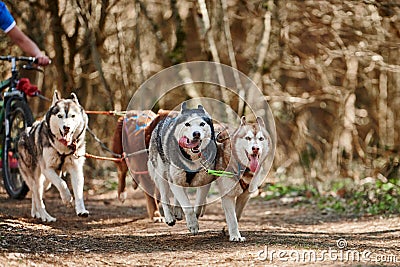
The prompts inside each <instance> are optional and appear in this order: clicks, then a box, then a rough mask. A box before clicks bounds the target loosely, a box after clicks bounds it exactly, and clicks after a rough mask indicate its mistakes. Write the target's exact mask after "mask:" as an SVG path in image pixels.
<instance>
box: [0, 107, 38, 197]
mask: <svg viewBox="0 0 400 267" xmlns="http://www.w3.org/2000/svg"><path fill="white" fill-rule="evenodd" d="M6 119H8V123H9V133H8V137H7V136H5V138H4V140H3V152H2V166H3V168H2V169H3V179H4V187H5V188H6V191H7V193H8V195H9V196H10V197H11V198H13V199H23V198H24V197H25V196H26V194H27V193H28V191H29V188H28V186H27V185H26V184H25V182H24V180H23V178H22V176H21V174H20V173H19V170H18V140H19V136H20V135H21V133H22V132H23V131H25V128H26V127H28V126H31V125H32V123H33V115H32V111H31V110H30V109H29V106H28V104H27V103H26V102H25V101H22V100H13V102H12V103H11V106H10V109H9V112H7V114H6Z"/></svg>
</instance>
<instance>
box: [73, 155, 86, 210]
mask: <svg viewBox="0 0 400 267" xmlns="http://www.w3.org/2000/svg"><path fill="white" fill-rule="evenodd" d="M68 171H69V173H70V175H71V184H72V190H73V191H74V197H75V211H76V215H78V216H79V217H88V216H89V211H87V210H86V208H85V203H84V202H83V186H84V181H85V178H84V176H83V163H81V162H78V163H77V164H76V165H72V166H71V167H70V168H69V170H68Z"/></svg>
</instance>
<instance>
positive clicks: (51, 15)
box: [0, 0, 400, 211]
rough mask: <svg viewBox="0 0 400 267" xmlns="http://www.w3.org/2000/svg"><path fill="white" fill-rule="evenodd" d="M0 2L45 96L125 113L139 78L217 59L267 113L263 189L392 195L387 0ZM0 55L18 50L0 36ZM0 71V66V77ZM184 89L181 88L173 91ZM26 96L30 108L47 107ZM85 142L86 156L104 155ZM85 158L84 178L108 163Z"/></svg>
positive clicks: (398, 10) (391, 30) (397, 10)
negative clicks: (24, 39) (270, 159)
mask: <svg viewBox="0 0 400 267" xmlns="http://www.w3.org/2000/svg"><path fill="white" fill-rule="evenodd" d="M5 3H6V5H7V6H8V8H9V9H10V11H11V12H12V14H13V15H14V17H15V18H16V20H17V24H18V25H19V26H20V27H21V28H22V29H23V30H24V32H25V33H27V34H28V35H29V36H30V37H31V38H32V39H33V40H34V41H35V42H36V43H38V44H39V46H40V48H41V49H42V50H44V51H46V53H47V54H48V55H49V56H50V57H51V58H52V60H53V64H52V65H51V66H49V67H46V69H45V73H44V74H41V75H42V76H43V77H40V78H39V79H38V83H40V86H41V87H40V88H41V90H42V93H43V94H44V95H45V96H47V97H51V95H52V93H53V91H54V90H55V89H57V90H59V91H60V92H61V94H62V95H63V96H64V97H66V96H68V95H69V94H70V93H71V92H76V93H77V95H78V97H79V99H80V102H81V104H82V106H83V107H84V108H85V109H87V110H125V109H126V107H127V105H128V103H129V100H130V98H131V97H132V95H133V94H134V92H135V91H136V90H137V88H138V87H139V86H140V84H141V83H142V82H143V81H145V80H146V79H147V78H149V77H150V76H151V75H153V74H155V73H157V72H158V71H160V70H163V69H165V68H166V67H169V66H171V65H174V64H177V63H181V62H186V61H195V60H206V61H216V62H221V63H224V64H227V65H230V66H232V67H234V68H237V69H239V70H240V71H242V72H243V73H244V74H246V75H248V76H249V77H250V78H251V79H253V80H254V82H255V83H256V84H257V85H258V86H259V88H260V89H261V90H262V91H263V93H264V95H265V98H266V100H267V101H268V103H269V105H270V107H271V109H272V112H273V114H274V118H275V123H276V129H277V137H278V142H277V150H276V157H275V160H274V164H273V168H272V170H271V172H270V175H269V176H270V177H269V179H268V180H267V182H268V183H270V188H269V189H270V190H278V191H279V190H282V187H280V189H277V188H273V187H271V186H273V185H274V184H275V183H277V182H279V183H286V184H298V185H303V186H304V185H305V189H304V190H305V191H304V192H306V193H305V194H311V195H313V194H321V193H322V192H324V190H326V188H325V187H324V186H326V185H328V188H329V190H328V191H329V192H330V194H331V195H332V194H333V195H334V196H335V197H336V196H345V195H346V194H347V195H349V194H353V193H352V192H354V191H351V190H360V186H361V188H363V189H365V186H367V184H368V185H370V186H373V188H374V189H376V190H375V191H374V192H378V191H379V190H381V191H382V190H383V191H384V193H385V194H386V195H390V196H393V199H395V198H396V197H398V193H399V191H400V190H399V182H398V180H399V179H398V175H399V172H398V169H399V155H398V151H399V141H400V136H399V130H400V109H399V106H400V3H399V2H398V1H392V0H387V1H383V0H382V1H380V0H364V1H361V0H360V1H353V0H318V1H314V0H309V1H295V0H279V1H278V0H275V1H273V0H265V1H254V0H249V1H245V0H215V1H209V0H207V1H206V0H193V1H186V0H169V1H158V0H101V1H100V0H68V1H66V0H55V1H46V0H29V1H5ZM0 54H2V55H7V54H21V52H20V51H19V50H18V48H17V47H16V46H13V45H12V44H11V43H10V40H9V39H8V38H7V36H5V35H4V34H1V35H0ZM7 74H8V66H6V65H5V64H4V65H1V66H0V76H3V77H5V76H6V75H7ZM171 97H174V95H173V94H172V96H171ZM175 97H176V96H175ZM190 97H191V96H190V92H186V91H184V90H183V91H182V95H181V96H180V98H182V99H188V98H190ZM29 101H30V104H31V107H32V109H33V110H34V114H35V115H37V116H41V115H43V114H44V112H45V110H46V109H47V108H48V106H49V103H48V102H46V101H43V100H40V99H30V100H29ZM161 108H163V107H161ZM239 112H240V111H239ZM116 120H117V119H116V118H115V117H112V116H104V115H103V116H100V115H90V127H91V128H92V129H94V132H95V133H96V134H97V135H98V136H99V138H100V139H101V140H103V141H104V142H105V143H106V145H108V146H110V143H111V140H112V135H113V133H114V126H113V125H115V123H116ZM87 140H88V152H90V153H93V154H105V153H106V152H105V151H103V150H101V148H100V146H99V145H98V144H96V143H95V141H93V139H91V137H90V136H88V137H87ZM87 162H88V164H87V169H88V170H89V171H87V175H88V176H90V177H92V178H97V177H100V178H101V177H107V176H108V175H109V173H110V171H115V167H114V165H113V163H109V162H96V161H94V160H88V161H87ZM344 181H346V182H344ZM332 183H334V184H335V186H336V187H335V186H333V185H332ZM338 184H339V185H338ZM345 184H352V185H353V189H349V188H348V187H346V186H344V185H345ZM287 188H288V187H285V189H287ZM310 188H311V189H310ZM357 188H358V189H357ZM341 190H342V191H341ZM279 192H280V191H279ZM379 192H380V191H379ZM366 198H367V201H370V200H371V201H376V202H379V201H381V200H379V199H376V197H375V196H367V197H366ZM393 199H390V203H393V201H394V200H393ZM396 203H397V204H398V200H397V202H396ZM397 204H396V205H397ZM394 209H395V210H396V209H397V211H399V208H398V206H395V207H394Z"/></svg>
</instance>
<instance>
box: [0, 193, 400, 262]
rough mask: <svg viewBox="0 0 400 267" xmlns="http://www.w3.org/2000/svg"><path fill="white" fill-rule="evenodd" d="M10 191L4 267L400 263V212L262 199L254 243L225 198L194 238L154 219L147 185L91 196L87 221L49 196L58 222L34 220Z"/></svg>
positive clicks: (253, 219) (255, 211) (254, 218)
mask: <svg viewBox="0 0 400 267" xmlns="http://www.w3.org/2000/svg"><path fill="white" fill-rule="evenodd" d="M3 191H4V190H3ZM3 191H0V266H135V265H136V266H200V265H202V266H299V265H302V266H321V265H326V266H389V265H390V266H400V218H399V216H393V217H391V218H380V217H363V218H358V219H355V218H342V217H338V216H333V215H323V214H320V213H319V211H318V210H316V209H313V208H312V207H304V206H303V207H293V206H291V205H284V204H282V203H281V202H279V201H269V202H267V201H263V200H261V199H258V198H255V199H252V200H251V201H250V203H249V205H248V206H247V208H246V210H245V213H244V216H243V218H242V221H241V223H240V227H241V230H242V234H243V235H244V236H245V237H246V238H247V241H246V242H244V243H231V242H229V241H228V238H227V236H225V235H224V234H223V231H222V229H223V228H224V226H225V220H224V217H223V213H222V209H221V207H220V203H219V202H218V203H214V204H212V205H210V206H208V207H207V211H206V215H205V216H204V217H203V218H201V220H200V233H199V234H198V235H196V236H191V235H190V234H188V231H187V230H186V227H185V222H183V221H181V222H178V223H177V225H175V226H174V227H168V226H167V225H166V224H164V223H159V224H156V223H152V222H150V221H149V220H148V219H147V218H146V209H145V202H144V200H143V198H142V193H141V192H140V191H135V192H131V193H130V197H129V199H128V200H127V201H126V202H125V203H124V204H121V203H120V202H118V201H117V200H116V199H115V192H113V193H107V194H101V195H93V196H89V197H87V200H86V205H87V208H88V210H89V211H90V212H91V214H90V216H89V217H88V218H85V219H82V218H78V217H76V216H75V215H74V211H73V210H72V209H69V208H66V207H63V206H61V201H60V199H59V197H58V196H57V195H54V194H50V196H48V195H49V194H47V195H46V196H47V199H46V205H47V210H48V211H49V213H50V214H52V215H54V216H56V217H57V222H55V223H52V224H42V223H39V222H38V221H37V220H34V219H31V218H29V214H30V196H29V195H28V198H27V199H25V200H22V201H14V200H10V199H8V198H7V195H6V194H5V193H4V192H3ZM48 193H51V192H48ZM339 239H341V240H340V241H341V242H339V245H342V244H345V243H346V242H347V246H346V247H345V248H343V249H339V248H338V247H337V240H339ZM393 261H397V263H393Z"/></svg>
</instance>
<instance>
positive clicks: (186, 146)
mask: <svg viewBox="0 0 400 267" xmlns="http://www.w3.org/2000/svg"><path fill="white" fill-rule="evenodd" d="M186 105H187V104H186V102H184V103H182V106H181V110H180V112H179V114H178V115H177V116H176V117H167V118H165V119H163V120H161V121H160V122H159V123H158V124H157V127H156V128H155V129H154V131H153V132H152V135H151V139H150V145H149V160H148V170H149V174H150V176H151V177H152V179H153V180H154V182H155V184H156V186H157V187H158V189H159V191H160V198H161V199H160V200H161V202H162V203H161V204H162V207H163V211H164V218H165V222H166V223H167V224H168V225H170V226H173V225H174V224H175V222H176V219H180V217H181V216H182V214H181V211H182V210H183V213H184V215H185V218H186V223H187V227H188V229H189V231H190V232H191V233H192V234H197V233H198V231H199V224H198V220H197V219H198V217H199V216H200V215H201V214H202V212H203V209H204V205H205V199H206V197H207V193H208V191H209V189H210V186H211V182H212V181H213V179H214V177H213V176H211V175H209V174H207V173H206V171H205V170H206V169H214V167H215V158H216V154H217V146H216V143H215V134H214V126H213V122H212V119H211V117H210V115H209V114H208V113H207V112H206V111H205V110H204V108H203V106H201V105H199V106H198V107H197V108H194V109H189V108H187V106H186ZM188 187H196V188H197V194H196V201H195V206H194V207H193V205H192V204H191V203H190V199H189V197H188V195H187V192H186V189H187V188H188ZM170 196H174V198H175V201H176V203H175V208H174V210H173V208H172V206H171V204H170V201H169V198H170ZM180 207H181V208H182V209H180Z"/></svg>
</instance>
